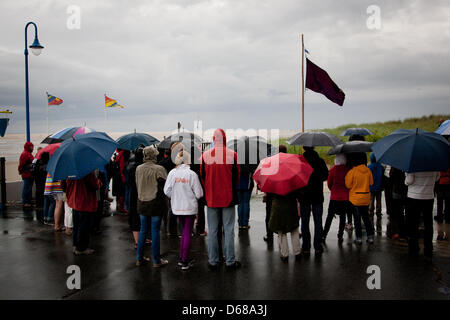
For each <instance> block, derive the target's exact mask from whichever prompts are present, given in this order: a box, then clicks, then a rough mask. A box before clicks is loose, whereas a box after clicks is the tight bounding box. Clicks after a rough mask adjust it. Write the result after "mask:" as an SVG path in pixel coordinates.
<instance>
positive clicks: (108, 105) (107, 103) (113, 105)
mask: <svg viewBox="0 0 450 320" xmlns="http://www.w3.org/2000/svg"><path fill="white" fill-rule="evenodd" d="M117 107H120V108H122V109H123V106H122V105H120V104H118V103H117V101H116V100H114V99H111V98H109V97H107V96H106V94H105V108H117Z"/></svg>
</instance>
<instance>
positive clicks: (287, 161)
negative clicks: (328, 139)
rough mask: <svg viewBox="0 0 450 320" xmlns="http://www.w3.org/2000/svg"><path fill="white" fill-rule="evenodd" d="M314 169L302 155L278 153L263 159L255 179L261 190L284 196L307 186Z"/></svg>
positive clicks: (254, 176) (254, 175)
mask: <svg viewBox="0 0 450 320" xmlns="http://www.w3.org/2000/svg"><path fill="white" fill-rule="evenodd" d="M313 171H314V170H313V168H312V167H311V166H310V165H309V163H308V162H307V161H306V159H305V158H304V157H303V156H302V155H298V154H289V153H278V154H276V155H274V156H271V157H268V158H265V159H263V160H261V162H260V163H259V165H258V168H257V169H256V171H255V173H254V174H253V179H254V180H255V181H256V183H257V184H258V186H259V189H260V190H261V191H263V192H269V193H275V194H278V195H282V196H284V195H286V194H288V193H290V192H292V191H295V190H297V189H300V188H303V187H305V186H306V185H307V184H308V181H309V177H310V176H311V174H312V173H313Z"/></svg>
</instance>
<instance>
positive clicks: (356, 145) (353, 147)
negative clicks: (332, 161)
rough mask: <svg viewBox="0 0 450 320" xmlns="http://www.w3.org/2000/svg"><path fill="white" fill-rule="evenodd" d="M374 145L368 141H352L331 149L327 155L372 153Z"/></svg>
mask: <svg viewBox="0 0 450 320" xmlns="http://www.w3.org/2000/svg"><path fill="white" fill-rule="evenodd" d="M372 144H373V143H372V142H367V141H350V142H347V143H343V144H339V145H337V146H335V147H333V148H331V149H330V151H328V153H327V154H328V155H332V154H338V153H357V152H370V151H372Z"/></svg>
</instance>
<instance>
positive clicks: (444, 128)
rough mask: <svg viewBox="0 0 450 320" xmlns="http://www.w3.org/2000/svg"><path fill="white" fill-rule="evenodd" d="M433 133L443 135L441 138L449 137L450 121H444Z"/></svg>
mask: <svg viewBox="0 0 450 320" xmlns="http://www.w3.org/2000/svg"><path fill="white" fill-rule="evenodd" d="M435 133H437V134H440V135H443V136H450V119H449V120H445V121H444V122H443V123H442V124H441V125H440V126H439V128H438V129H437V130H436V131H435Z"/></svg>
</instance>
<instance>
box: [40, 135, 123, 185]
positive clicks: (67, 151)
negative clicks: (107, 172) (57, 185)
mask: <svg viewBox="0 0 450 320" xmlns="http://www.w3.org/2000/svg"><path fill="white" fill-rule="evenodd" d="M117 147H118V144H117V143H116V142H115V141H114V140H113V139H111V138H110V137H109V136H108V135H107V134H106V133H103V132H91V133H86V134H83V135H78V136H75V137H72V139H68V140H65V141H63V142H62V143H61V146H60V147H59V148H58V150H56V151H55V153H54V154H53V155H52V156H51V158H50V161H49V162H48V165H47V171H48V172H49V173H50V175H51V176H52V178H53V180H65V179H72V180H78V179H82V178H83V177H85V176H86V175H88V174H89V173H91V172H92V171H94V170H95V169H99V168H103V167H104V166H105V165H106V164H107V163H108V162H109V161H110V159H111V156H112V154H113V153H114V151H115V150H116V149H117Z"/></svg>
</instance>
